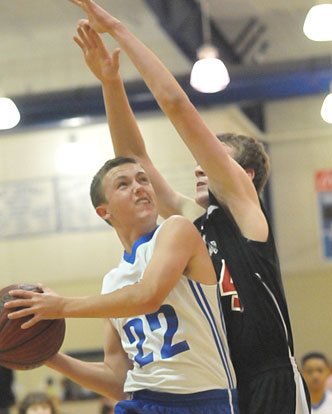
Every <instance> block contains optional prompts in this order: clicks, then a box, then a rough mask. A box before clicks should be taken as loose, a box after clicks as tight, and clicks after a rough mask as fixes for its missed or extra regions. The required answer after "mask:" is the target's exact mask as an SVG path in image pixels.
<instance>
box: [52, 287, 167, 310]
mask: <svg viewBox="0 0 332 414" xmlns="http://www.w3.org/2000/svg"><path fill="white" fill-rule="evenodd" d="M142 284H143V282H142V281H141V282H140V283H136V284H135V285H130V286H126V287H124V288H122V289H118V290H116V291H114V292H112V293H108V294H105V295H95V296H87V297H63V298H62V299H61V300H62V304H61V310H60V312H59V315H61V317H63V318H122V317H129V316H136V315H142V314H145V313H151V312H154V311H155V310H157V309H158V307H159V306H158V304H159V302H160V300H159V299H158V296H157V295H156V294H154V293H153V292H152V289H150V288H149V287H147V288H141V285H142Z"/></svg>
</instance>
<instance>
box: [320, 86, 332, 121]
mask: <svg viewBox="0 0 332 414" xmlns="http://www.w3.org/2000/svg"><path fill="white" fill-rule="evenodd" d="M320 114H321V116H322V118H323V119H324V121H325V122H327V123H329V124H332V93H331V88H330V93H329V94H328V95H327V96H326V97H325V99H324V102H323V105H322V109H321V111H320Z"/></svg>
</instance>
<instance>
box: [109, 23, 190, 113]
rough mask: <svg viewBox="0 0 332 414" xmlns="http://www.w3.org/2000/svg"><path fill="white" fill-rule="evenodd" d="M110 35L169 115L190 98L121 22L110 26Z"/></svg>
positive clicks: (157, 59)
mask: <svg viewBox="0 0 332 414" xmlns="http://www.w3.org/2000/svg"><path fill="white" fill-rule="evenodd" d="M109 34H110V35H111V36H112V37H113V38H114V39H115V40H116V41H117V42H118V43H119V44H120V46H121V48H122V49H123V50H124V51H125V52H126V54H127V55H128V56H129V58H130V59H131V60H132V62H133V63H134V65H135V66H136V68H137V70H138V71H139V72H140V74H141V76H142V78H143V79H144V81H145V83H146V84H147V86H148V88H149V89H150V90H151V92H152V93H153V95H154V97H155V98H156V100H157V102H158V104H159V105H160V107H161V108H162V109H163V110H164V111H165V112H166V113H167V112H168V111H169V110H172V109H174V107H178V106H179V105H180V104H181V103H182V102H184V101H187V100H188V98H187V96H186V94H185V93H184V91H183V90H182V88H181V87H180V85H179V84H178V82H177V81H176V79H175V78H174V77H173V75H172V74H171V73H170V72H169V71H168V69H167V68H166V67H165V66H164V64H163V63H162V62H161V61H160V60H159V58H158V57H157V56H155V55H154V53H153V52H152V51H151V50H150V49H149V48H148V47H146V46H145V45H144V44H143V43H142V42H141V41H140V40H139V39H137V38H136V37H135V35H134V34H133V33H131V32H130V31H129V30H128V29H127V28H126V27H125V26H124V25H123V24H122V23H121V22H118V21H117V22H116V23H114V24H112V23H111V22H110V25H109Z"/></svg>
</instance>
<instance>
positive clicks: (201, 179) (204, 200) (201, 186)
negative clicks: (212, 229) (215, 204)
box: [195, 144, 235, 208]
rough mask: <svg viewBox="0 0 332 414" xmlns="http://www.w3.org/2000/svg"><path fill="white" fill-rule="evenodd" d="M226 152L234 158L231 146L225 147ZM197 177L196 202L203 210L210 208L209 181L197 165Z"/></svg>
mask: <svg viewBox="0 0 332 414" xmlns="http://www.w3.org/2000/svg"><path fill="white" fill-rule="evenodd" d="M224 147H225V149H226V152H227V153H228V155H229V156H230V157H232V158H234V153H235V151H234V148H233V147H230V146H229V145H225V144H224ZM195 176H196V195H195V201H196V203H197V204H198V205H200V206H201V207H203V208H208V206H209V179H208V177H207V175H206V174H205V172H204V171H203V169H202V168H201V166H200V165H197V167H196V168H195Z"/></svg>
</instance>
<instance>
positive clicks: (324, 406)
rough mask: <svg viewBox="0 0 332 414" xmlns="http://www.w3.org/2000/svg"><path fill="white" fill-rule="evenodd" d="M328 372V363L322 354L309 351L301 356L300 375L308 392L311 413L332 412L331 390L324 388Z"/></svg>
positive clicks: (322, 413)
mask: <svg viewBox="0 0 332 414" xmlns="http://www.w3.org/2000/svg"><path fill="white" fill-rule="evenodd" d="M330 374H331V368H330V364H329V361H328V360H327V358H326V356H325V355H324V354H322V353H320V352H310V353H308V354H306V355H304V356H303V358H302V375H303V377H304V379H305V381H306V383H307V386H308V389H309V392H310V398H311V412H312V413H313V414H330V413H332V392H331V391H329V390H326V389H325V387H326V380H327V378H328V376H329V375H330Z"/></svg>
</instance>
